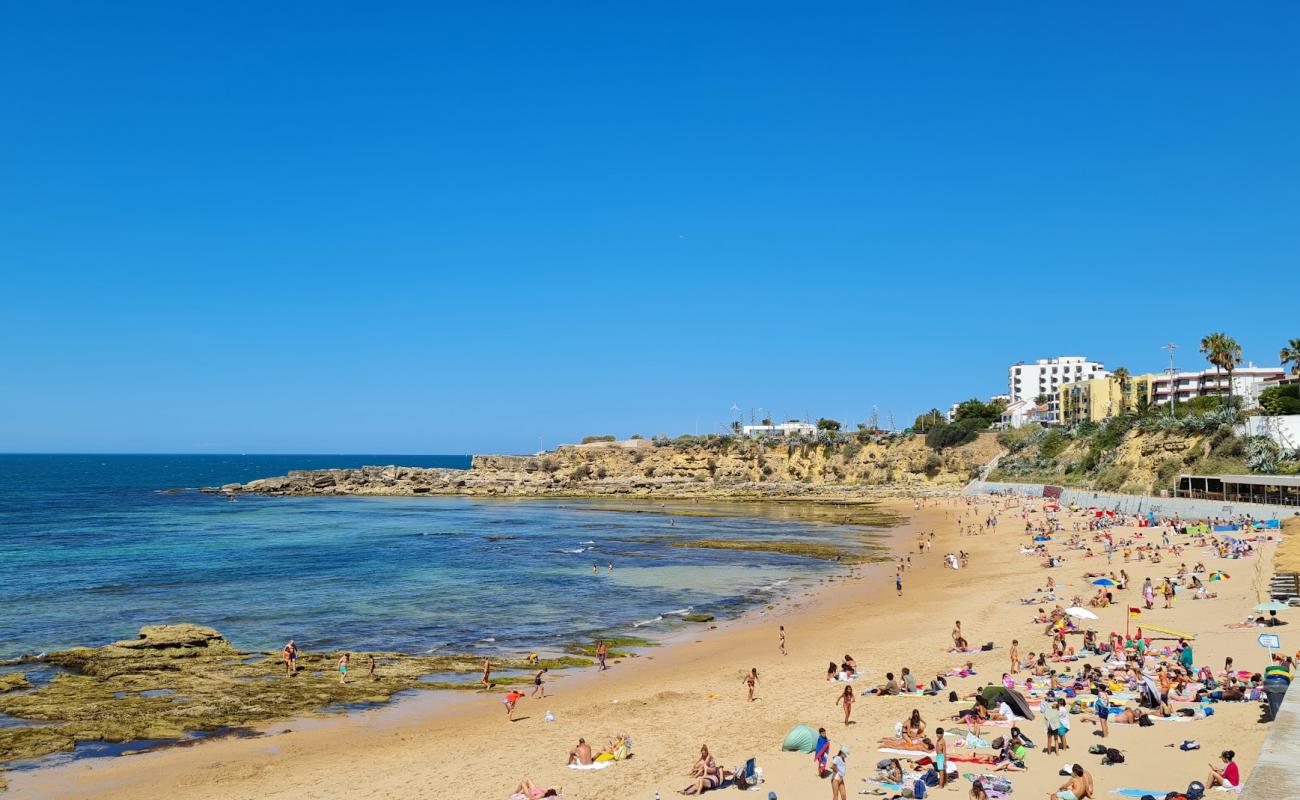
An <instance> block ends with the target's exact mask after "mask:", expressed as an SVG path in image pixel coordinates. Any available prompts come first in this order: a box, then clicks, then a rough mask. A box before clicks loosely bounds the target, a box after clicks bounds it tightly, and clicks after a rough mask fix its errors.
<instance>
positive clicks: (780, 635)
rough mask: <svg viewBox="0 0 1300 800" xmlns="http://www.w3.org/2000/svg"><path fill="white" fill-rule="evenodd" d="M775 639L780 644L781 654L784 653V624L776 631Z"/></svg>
mask: <svg viewBox="0 0 1300 800" xmlns="http://www.w3.org/2000/svg"><path fill="white" fill-rule="evenodd" d="M777 641H778V643H779V644H780V646H781V655H785V626H784V625H782V626H781V628H780V630H779V631H778V632H777Z"/></svg>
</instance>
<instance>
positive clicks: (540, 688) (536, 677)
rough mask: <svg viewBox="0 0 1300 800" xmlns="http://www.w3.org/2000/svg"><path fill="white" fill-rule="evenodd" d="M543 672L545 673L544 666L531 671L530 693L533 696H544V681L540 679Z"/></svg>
mask: <svg viewBox="0 0 1300 800" xmlns="http://www.w3.org/2000/svg"><path fill="white" fill-rule="evenodd" d="M545 674H546V667H542V668H541V669H539V670H537V671H536V672H534V673H533V694H532V696H533V697H545V696H546V682H545V681H543V680H542V676H543V675H545ZM539 693H540V694H539Z"/></svg>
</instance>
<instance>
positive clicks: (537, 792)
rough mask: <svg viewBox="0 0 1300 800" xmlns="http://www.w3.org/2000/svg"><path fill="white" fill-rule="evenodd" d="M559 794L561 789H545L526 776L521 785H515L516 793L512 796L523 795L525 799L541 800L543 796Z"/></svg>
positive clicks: (556, 795) (557, 795)
mask: <svg viewBox="0 0 1300 800" xmlns="http://www.w3.org/2000/svg"><path fill="white" fill-rule="evenodd" d="M559 796H560V790H559V789H543V788H542V787H540V786H538V785H537V784H535V783H533V782H532V781H530V780H528V779H527V778H524V779H523V780H522V781H520V782H519V785H518V786H516V787H515V793H514V794H513V795H512V796H511V797H512V798H514V797H522V798H524V800H541V798H543V797H559Z"/></svg>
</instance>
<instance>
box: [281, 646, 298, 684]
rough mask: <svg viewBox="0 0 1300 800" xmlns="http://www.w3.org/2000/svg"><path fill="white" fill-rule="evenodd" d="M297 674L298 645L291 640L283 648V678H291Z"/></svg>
mask: <svg viewBox="0 0 1300 800" xmlns="http://www.w3.org/2000/svg"><path fill="white" fill-rule="evenodd" d="M297 672H298V645H296V644H294V641H293V639H290V640H289V643H288V644H286V645H285V646H284V676H285V677H286V678H290V677H293V676H294V675H295V674H297Z"/></svg>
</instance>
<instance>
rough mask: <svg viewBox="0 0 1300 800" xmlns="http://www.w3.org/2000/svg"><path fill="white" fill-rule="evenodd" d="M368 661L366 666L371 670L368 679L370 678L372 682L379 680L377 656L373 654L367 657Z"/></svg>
mask: <svg viewBox="0 0 1300 800" xmlns="http://www.w3.org/2000/svg"><path fill="white" fill-rule="evenodd" d="M366 661H367V662H368V663H367V665H366V666H367V667H368V668H369V673H368V675H367V677H369V678H370V680H372V681H377V680H379V676H378V675H376V674H375V654H374V653H371V654H370V655H368V656H366Z"/></svg>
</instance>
